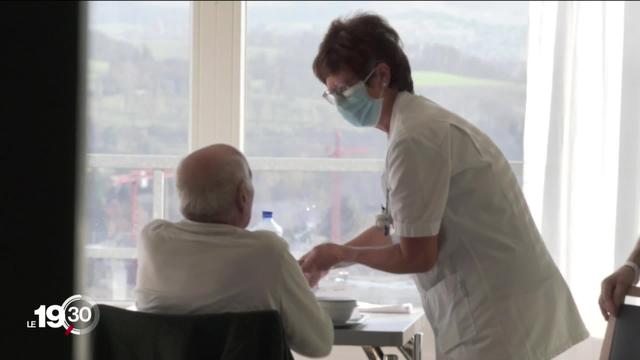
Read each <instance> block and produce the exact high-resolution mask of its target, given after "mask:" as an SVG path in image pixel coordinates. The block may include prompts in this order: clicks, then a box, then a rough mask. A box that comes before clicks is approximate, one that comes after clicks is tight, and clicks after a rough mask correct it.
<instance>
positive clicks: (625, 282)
mask: <svg viewBox="0 0 640 360" xmlns="http://www.w3.org/2000/svg"><path fill="white" fill-rule="evenodd" d="M634 280H635V274H634V272H633V269H631V268H630V267H628V266H623V267H621V268H620V269H618V270H617V271H616V272H614V273H613V274H611V275H609V276H608V277H607V278H606V279H604V280H603V281H602V289H601V292H600V299H599V300H598V304H599V305H600V311H601V312H602V316H604V319H605V320H609V316H616V315H617V314H618V308H619V307H620V305H621V304H622V303H623V302H624V297H625V295H626V294H627V292H628V291H629V288H630V287H631V286H632V285H633V281H634Z"/></svg>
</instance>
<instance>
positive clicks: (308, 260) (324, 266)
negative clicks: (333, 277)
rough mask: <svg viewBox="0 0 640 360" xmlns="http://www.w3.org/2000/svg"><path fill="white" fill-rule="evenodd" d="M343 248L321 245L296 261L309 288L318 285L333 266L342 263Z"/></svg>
mask: <svg viewBox="0 0 640 360" xmlns="http://www.w3.org/2000/svg"><path fill="white" fill-rule="evenodd" d="M343 248H344V247H343V246H342V245H337V244H331V243H328V244H321V245H318V246H316V247H314V248H313V249H312V250H311V251H309V252H308V253H307V254H305V255H304V256H303V257H301V258H300V260H298V263H299V264H300V267H301V268H302V272H303V273H304V275H305V277H306V278H307V281H308V282H309V286H311V287H312V288H313V287H315V286H316V285H318V282H319V281H320V279H322V278H323V277H324V276H326V275H327V274H328V273H329V270H330V269H331V267H333V266H334V265H336V264H338V263H339V262H341V261H343V256H342V253H343Z"/></svg>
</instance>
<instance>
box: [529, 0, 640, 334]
mask: <svg viewBox="0 0 640 360" xmlns="http://www.w3.org/2000/svg"><path fill="white" fill-rule="evenodd" d="M638 19H640V5H639V4H637V3H633V2H587V1H585V2H582V1H578V2H532V3H531V5H530V25H529V26H530V27H529V55H528V59H529V60H528V69H527V71H528V74H527V109H526V118H525V135H524V177H523V187H524V191H525V194H526V196H527V201H528V202H529V206H530V208H531V210H532V213H533V215H534V218H535V220H536V224H537V225H538V228H539V229H540V231H541V233H542V236H543V238H544V240H545V242H546V244H547V247H548V249H549V251H550V252H551V254H552V255H553V257H554V259H555V261H556V264H557V265H558V267H559V268H560V270H561V272H562V274H563V275H564V277H565V279H566V280H567V282H568V284H569V286H570V288H571V291H572V293H573V296H574V298H575V300H576V303H577V304H578V307H579V309H580V313H581V315H582V318H583V320H584V321H585V323H586V325H587V327H588V328H589V331H590V332H591V334H592V336H595V337H602V336H603V334H604V329H605V326H606V323H605V322H604V320H603V319H602V317H601V315H600V312H599V310H598V305H597V299H598V295H599V291H600V282H601V280H602V279H603V278H604V277H605V276H606V275H608V274H609V273H610V272H612V271H613V270H614V269H615V268H617V267H618V266H620V265H621V264H622V262H623V261H624V260H623V259H624V258H625V257H626V256H628V254H629V252H630V250H631V246H632V244H633V243H634V242H635V240H636V239H637V235H638V234H637V231H638V223H639V218H640V215H639V214H640V212H639V210H640V196H639V195H640V192H639V191H638V189H639V186H638V184H639V183H640V176H639V174H640V172H639V171H638V169H639V168H640V166H639V163H640V156H639V155H640V152H639V149H638V144H637V143H638V138H639V136H640V125H639V123H640V25H639V24H638V23H639V22H638Z"/></svg>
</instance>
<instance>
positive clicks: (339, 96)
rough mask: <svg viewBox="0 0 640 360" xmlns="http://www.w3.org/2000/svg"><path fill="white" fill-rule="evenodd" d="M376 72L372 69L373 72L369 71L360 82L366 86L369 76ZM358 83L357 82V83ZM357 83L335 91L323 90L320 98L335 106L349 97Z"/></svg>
mask: <svg viewBox="0 0 640 360" xmlns="http://www.w3.org/2000/svg"><path fill="white" fill-rule="evenodd" d="M375 71H376V69H375V68H373V70H371V72H370V73H369V74H368V75H367V76H365V78H364V80H362V82H363V83H364V84H365V85H366V84H367V81H369V78H370V77H371V75H373V73H374V72H375ZM358 83H359V82H358ZM358 83H355V84H353V85H348V86H347V85H344V86H341V87H339V88H337V89H336V90H335V91H329V89H327V90H325V91H324V92H323V93H322V97H323V98H324V99H325V100H327V101H328V102H329V104H331V105H335V104H337V103H338V102H339V101H341V100H344V99H346V98H347V97H349V95H351V93H352V91H350V90H352V89H353V87H354V86H356V85H358Z"/></svg>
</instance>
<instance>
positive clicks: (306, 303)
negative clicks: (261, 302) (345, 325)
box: [279, 251, 333, 357]
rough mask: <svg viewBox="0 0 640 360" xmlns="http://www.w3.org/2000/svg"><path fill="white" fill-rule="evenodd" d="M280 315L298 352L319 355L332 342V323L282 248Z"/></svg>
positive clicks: (288, 338)
mask: <svg viewBox="0 0 640 360" xmlns="http://www.w3.org/2000/svg"><path fill="white" fill-rule="evenodd" d="M281 265H282V266H281V274H280V275H281V282H280V284H281V287H280V304H279V307H280V316H281V317H282V323H283V324H284V330H285V334H286V336H287V341H288V342H289V346H290V347H291V349H292V350H293V351H295V352H296V353H298V354H300V355H304V356H309V357H323V356H327V355H329V353H330V352H331V347H332V346H333V323H332V322H331V318H330V317H329V315H327V314H326V313H325V312H324V310H322V308H320V305H318V302H317V301H316V298H315V295H314V294H313V292H311V289H310V288H309V285H308V283H307V280H306V279H305V278H304V275H303V274H302V271H301V270H300V266H299V265H298V262H297V261H296V260H295V259H294V258H293V256H291V254H290V253H289V252H288V251H284V256H283V260H282V264H281Z"/></svg>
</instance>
